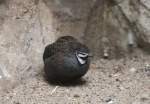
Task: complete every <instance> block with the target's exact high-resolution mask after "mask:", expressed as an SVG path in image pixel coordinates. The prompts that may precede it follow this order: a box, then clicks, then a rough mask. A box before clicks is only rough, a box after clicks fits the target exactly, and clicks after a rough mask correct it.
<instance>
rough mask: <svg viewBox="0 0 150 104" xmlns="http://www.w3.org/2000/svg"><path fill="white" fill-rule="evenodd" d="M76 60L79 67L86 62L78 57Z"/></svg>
mask: <svg viewBox="0 0 150 104" xmlns="http://www.w3.org/2000/svg"><path fill="white" fill-rule="evenodd" d="M77 59H78V61H79V63H80V64H81V65H83V64H85V62H86V61H85V60H83V59H82V58H80V57H78V56H77Z"/></svg>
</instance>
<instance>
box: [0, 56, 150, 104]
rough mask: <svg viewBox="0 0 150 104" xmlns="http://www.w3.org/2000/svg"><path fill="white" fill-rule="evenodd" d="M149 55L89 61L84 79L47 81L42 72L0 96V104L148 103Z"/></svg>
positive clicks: (149, 99)
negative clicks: (62, 81) (53, 83)
mask: <svg viewBox="0 0 150 104" xmlns="http://www.w3.org/2000/svg"><path fill="white" fill-rule="evenodd" d="M149 62H150V56H148V55H142V54H139V55H138V57H137V56H134V57H132V58H125V59H119V60H107V59H100V60H96V61H92V63H91V66H90V70H89V72H88V73H87V74H86V75H85V76H84V78H83V80H82V81H80V82H76V83H73V84H70V85H52V84H48V83H47V82H46V81H45V80H44V78H43V76H42V74H41V73H39V74H38V75H37V76H35V77H32V78H28V79H27V80H24V81H21V82H20V83H18V84H17V85H16V86H15V87H14V88H13V89H9V90H8V91H7V92H5V93H2V94H1V95H0V104H150V64H149Z"/></svg>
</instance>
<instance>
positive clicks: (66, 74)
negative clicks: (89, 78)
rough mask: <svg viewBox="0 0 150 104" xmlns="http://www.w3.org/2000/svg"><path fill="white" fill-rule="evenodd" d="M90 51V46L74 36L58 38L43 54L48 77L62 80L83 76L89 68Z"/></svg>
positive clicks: (53, 79) (51, 79)
mask: <svg viewBox="0 0 150 104" xmlns="http://www.w3.org/2000/svg"><path fill="white" fill-rule="evenodd" d="M89 53H90V52H89V49H88V47H87V46H85V45H84V44H81V43H80V42H78V40H77V39H75V38H74V37H72V36H63V37H60V38H58V39H57V40H56V42H54V43H52V44H50V45H48V46H46V48H45V51H44V54H43V60H44V65H45V66H44V71H45V75H46V78H47V79H48V80H50V81H61V82H66V81H72V80H76V79H79V78H81V77H82V76H83V75H85V74H86V72H87V71H88V69H89V64H90V58H89V57H90V54H89Z"/></svg>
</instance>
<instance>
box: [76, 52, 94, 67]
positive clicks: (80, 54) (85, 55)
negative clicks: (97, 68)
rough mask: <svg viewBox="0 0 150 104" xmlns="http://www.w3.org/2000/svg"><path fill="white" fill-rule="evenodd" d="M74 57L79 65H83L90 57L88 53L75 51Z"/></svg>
mask: <svg viewBox="0 0 150 104" xmlns="http://www.w3.org/2000/svg"><path fill="white" fill-rule="evenodd" d="M76 57H77V60H78V62H79V63H80V65H84V64H86V62H87V61H88V58H89V57H92V55H91V54H90V53H88V52H82V51H76Z"/></svg>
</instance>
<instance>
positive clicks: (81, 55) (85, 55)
mask: <svg viewBox="0 0 150 104" xmlns="http://www.w3.org/2000/svg"><path fill="white" fill-rule="evenodd" d="M78 56H79V57H87V56H88V54H86V53H85V54H81V53H79V54H78Z"/></svg>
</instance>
